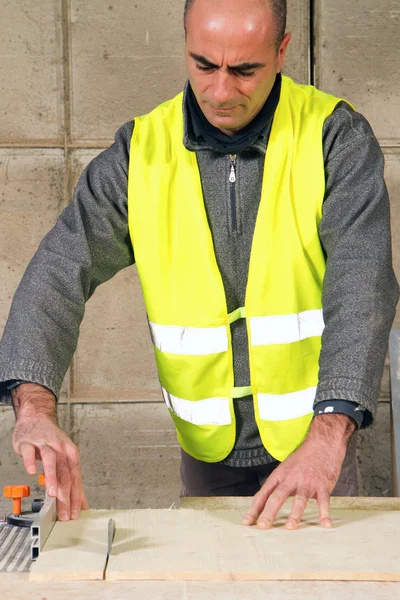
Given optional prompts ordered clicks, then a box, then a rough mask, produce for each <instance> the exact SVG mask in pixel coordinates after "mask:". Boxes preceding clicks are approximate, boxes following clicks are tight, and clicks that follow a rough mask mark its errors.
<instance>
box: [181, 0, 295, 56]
mask: <svg viewBox="0 0 400 600" xmlns="http://www.w3.org/2000/svg"><path fill="white" fill-rule="evenodd" d="M196 1H197V2H201V1H202V0H186V2H185V9H184V13H183V20H184V25H185V33H186V31H187V29H188V26H189V25H188V23H189V20H188V16H189V12H190V9H191V8H192V6H193V4H194V3H195V2H196ZM232 1H235V0H229V1H228V7H229V4H231V3H232ZM237 1H239V2H241V3H242V4H243V3H244V2H245V0H236V2H237ZM258 2H259V3H260V4H267V5H268V6H269V8H270V10H271V13H272V15H273V19H274V33H275V46H276V49H277V51H278V49H279V46H280V44H281V41H282V39H283V37H284V35H285V31H286V14H287V5H286V0H258ZM246 4H247V3H246ZM246 8H247V7H246Z"/></svg>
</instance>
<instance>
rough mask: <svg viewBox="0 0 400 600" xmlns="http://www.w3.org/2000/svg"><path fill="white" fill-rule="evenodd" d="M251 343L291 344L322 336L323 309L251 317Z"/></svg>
mask: <svg viewBox="0 0 400 600" xmlns="http://www.w3.org/2000/svg"><path fill="white" fill-rule="evenodd" d="M250 330H251V344H252V346H263V345H267V344H291V343H293V342H300V340H305V339H307V338H309V337H313V336H317V335H318V336H320V335H322V332H323V330H324V319H323V317H322V309H320V310H306V311H304V312H301V313H297V314H294V315H277V316H273V317H251V318H250Z"/></svg>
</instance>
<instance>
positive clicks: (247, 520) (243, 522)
mask: <svg viewBox="0 0 400 600" xmlns="http://www.w3.org/2000/svg"><path fill="white" fill-rule="evenodd" d="M251 522H252V520H251V518H250V517H244V519H243V521H242V525H251Z"/></svg>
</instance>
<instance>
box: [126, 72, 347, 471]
mask: <svg viewBox="0 0 400 600" xmlns="http://www.w3.org/2000/svg"><path fill="white" fill-rule="evenodd" d="M339 101H340V99H338V98H334V97H333V96H330V95H327V94H324V93H323V92H320V91H318V90H316V89H315V88H313V87H311V86H300V85H297V84H294V83H293V82H292V81H291V80H290V79H289V78H287V77H283V78H282V90H281V97H280V101H279V104H278V108H277V110H276V113H275V116H274V120H273V124H272V128H271V133H270V137H269V142H268V147H267V152H266V156H265V165H264V178H263V182H262V193H261V200H260V205H259V209H258V214H257V219H256V224H255V229H254V235H253V239H252V247H251V253H250V261H249V270H248V279H247V287H246V298H245V307H242V308H238V309H237V310H236V311H234V312H233V313H231V314H228V312H227V302H226V295H225V289H224V283H223V280H222V276H221V273H220V271H219V268H218V264H217V260H216V256H215V250H214V244H213V239H212V234H211V231H210V227H209V223H208V218H207V213H206V210H205V206H204V199H203V190H202V182H201V179H200V172H199V167H198V164H197V158H196V153H194V152H190V151H188V150H187V149H186V148H185V147H184V145H183V143H182V140H183V139H184V123H183V115H182V94H180V95H179V96H177V97H176V98H174V99H172V100H170V101H168V102H166V103H164V104H162V105H160V106H159V107H157V108H156V109H155V110H154V111H153V112H152V113H150V114H148V115H144V116H142V117H139V118H137V119H135V127H134V131H133V136H132V141H131V148H130V160H129V175H128V220H129V232H130V236H131V240H132V244H133V248H134V254H135V261H136V266H137V270H138V274H139V278H140V282H141V286H142V290H143V296H144V300H145V304H146V311H147V315H148V319H149V321H150V330H151V335H152V339H153V342H154V351H155V357H156V363H157V368H158V373H159V378H160V382H161V386H162V388H163V395H164V398H165V401H166V404H167V406H168V408H169V410H170V413H171V416H172V418H173V420H174V422H175V425H176V428H177V434H178V440H179V442H180V444H181V445H182V447H183V448H184V450H185V451H186V452H188V453H189V454H190V455H192V456H193V457H195V458H197V459H199V460H204V461H208V462H217V461H221V460H223V459H224V458H225V457H226V456H227V455H228V454H229V453H230V451H231V450H232V448H233V446H234V443H235V438H236V429H235V412H234V398H239V397H241V396H245V395H249V394H252V395H253V398H254V413H255V417H256V422H257V426H258V429H259V431H260V436H261V439H262V442H263V444H264V446H265V447H266V448H267V450H268V451H269V452H270V454H271V455H272V456H273V457H275V458H276V459H278V460H280V461H281V460H284V459H285V458H286V457H287V456H288V455H289V454H290V453H291V452H293V451H294V450H295V449H296V448H297V447H298V446H299V444H301V443H302V441H303V439H304V436H305V435H306V434H307V431H308V427H309V424H310V421H311V418H312V404H313V400H314V397H315V390H316V386H317V384H318V361H319V354H320V349H321V334H322V330H323V327H324V323H323V318H322V285H323V279H324V275H325V268H326V265H325V253H324V249H323V248H322V246H321V242H320V239H319V235H318V229H319V223H320V220H321V216H322V205H323V200H324V193H325V170H324V159H323V151H322V132H323V125H324V123H325V120H326V118H327V117H328V116H329V115H330V114H331V113H332V111H333V109H334V107H335V106H336V105H337V103H338V102H339ZM239 159H240V157H239ZM210 168H211V167H210ZM228 175H229V174H227V177H228ZM218 176H220V174H218ZM221 185H223V182H221ZM244 185H245V184H244ZM238 318H245V320H246V326H247V334H248V335H247V337H248V341H249V364H250V382H249V383H250V386H248V387H246V388H242V389H237V388H235V382H234V371H233V349H232V339H231V327H230V325H231V323H233V322H234V321H235V320H237V319H238Z"/></svg>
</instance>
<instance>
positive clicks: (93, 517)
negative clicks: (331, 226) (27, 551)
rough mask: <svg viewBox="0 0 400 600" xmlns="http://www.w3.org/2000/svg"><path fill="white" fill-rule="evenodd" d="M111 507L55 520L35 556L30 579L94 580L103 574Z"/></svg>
mask: <svg viewBox="0 0 400 600" xmlns="http://www.w3.org/2000/svg"><path fill="white" fill-rule="evenodd" d="M112 514H113V513H112V511H96V510H88V511H83V512H82V513H81V517H80V518H79V519H78V520H76V521H67V522H65V523H62V522H61V521H57V523H56V524H55V525H54V527H53V530H52V532H51V534H50V536H49V538H48V540H47V542H46V544H45V546H44V548H43V550H42V552H41V553H40V556H39V558H38V560H37V561H36V562H35V563H33V565H32V568H31V572H30V579H31V580H32V581H49V580H50V581H57V580H63V581H67V580H96V579H103V578H104V570H105V567H106V560H107V545H108V519H109V518H111V516H112Z"/></svg>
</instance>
